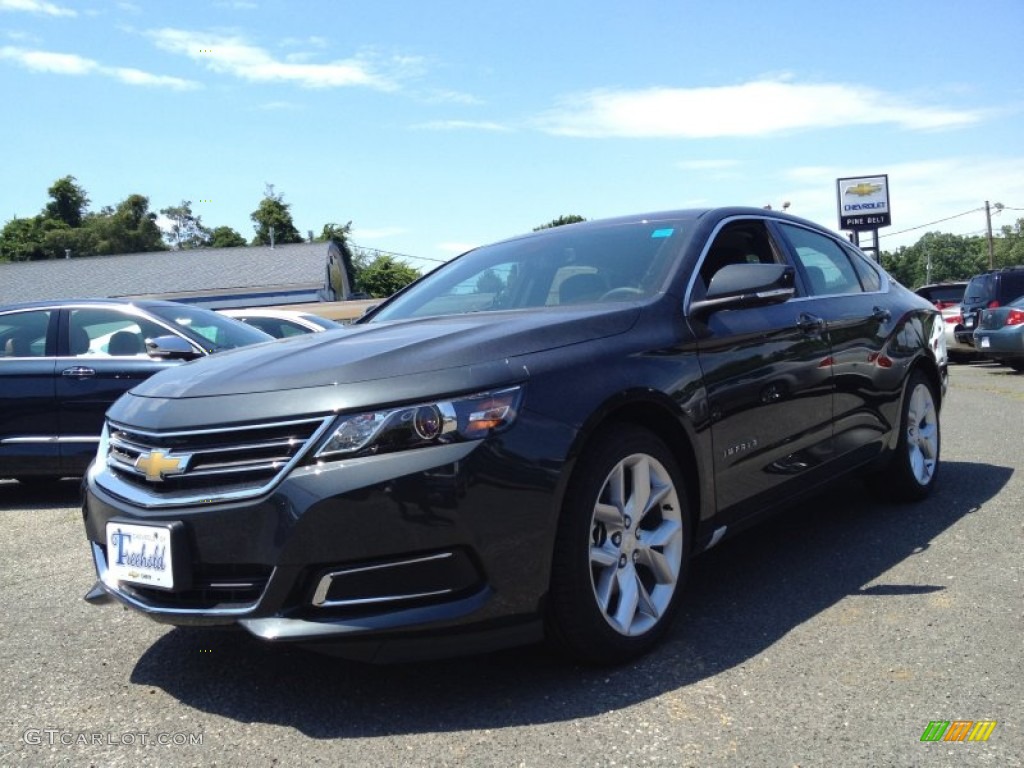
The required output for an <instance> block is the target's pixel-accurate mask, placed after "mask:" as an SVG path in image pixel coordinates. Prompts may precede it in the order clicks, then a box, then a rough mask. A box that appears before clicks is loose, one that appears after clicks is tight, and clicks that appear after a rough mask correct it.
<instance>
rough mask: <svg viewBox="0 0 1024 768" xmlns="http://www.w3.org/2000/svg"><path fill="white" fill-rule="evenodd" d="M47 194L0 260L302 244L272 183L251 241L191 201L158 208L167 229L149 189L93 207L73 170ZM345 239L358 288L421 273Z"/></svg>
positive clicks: (10, 225) (389, 289)
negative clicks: (210, 219)
mask: <svg viewBox="0 0 1024 768" xmlns="http://www.w3.org/2000/svg"><path fill="white" fill-rule="evenodd" d="M47 194H48V195H49V198H50V199H49V202H47V203H46V205H45V206H43V209H42V210H41V211H40V212H39V213H38V214H36V215H35V216H27V217H17V216H16V217H14V218H12V219H11V220H10V221H8V222H7V223H6V224H5V225H4V227H3V229H2V230H0V262H14V261H41V260H47V259H63V258H65V257H68V256H70V257H72V258H82V257H89V256H107V255H114V254H121V253H145V252H148V251H167V250H191V249H194V248H235V247H239V246H244V245H271V244H277V245H284V244H287V243H302V242H305V238H303V237H302V235H301V234H299V231H298V229H297V228H296V227H295V223H294V221H293V220H292V214H291V206H290V204H288V203H286V202H285V201H284V195H283V194H281V193H277V192H275V191H274V185H272V184H268V185H267V187H266V189H265V191H264V194H263V198H262V199H261V200H260V202H259V205H258V206H257V208H256V210H255V211H253V212H252V213H251V214H250V218H251V219H252V222H253V230H254V234H253V237H252V239H251V240H248V241H247V240H246V239H245V237H243V236H242V234H241V233H239V232H237V231H236V230H234V229H232V228H231V227H228V226H216V227H207V226H206V225H205V224H204V223H203V220H202V217H201V216H198V215H196V213H195V212H194V211H193V210H192V201H191V200H182V201H181V203H180V204H179V205H172V206H168V207H167V208H162V209H161V210H160V213H161V214H163V215H164V216H165V217H166V218H167V219H168V221H169V222H170V224H169V227H168V228H167V230H166V231H164V230H162V229H161V228H160V226H159V225H158V224H157V214H156V213H155V212H154V211H151V210H150V208H149V198H148V197H146V196H145V195H139V194H131V195H129V196H128V197H126V198H125V199H124V200H122V201H121V202H120V203H118V204H117V205H107V206H104V207H103V208H101V209H100V210H99V211H90V210H89V204H90V202H91V201H90V199H89V196H88V193H87V192H86V191H85V189H84V188H83V187H82V186H81V185H80V184H79V183H78V181H77V179H76V178H75V177H74V176H64V177H62V178H60V179H57V180H56V181H55V182H54V183H53V184H52V185H51V186H50V188H49V189H48V190H47ZM351 230H352V222H351V221H350V222H348V223H346V224H337V223H334V222H328V223H327V224H325V225H324V226H323V228H322V229H321V231H320V234H319V236H318V237H314V240H315V241H318V242H327V241H329V240H335V241H340V242H342V243H346V244H348V242H347V238H348V235H349V233H350V232H351ZM348 245H349V248H350V250H351V252H352V254H353V259H352V264H353V268H354V272H355V275H354V276H353V277H354V285H353V290H355V291H359V292H362V293H366V294H368V295H370V296H372V297H374V298H383V297H386V296H390V295H391V294H392V293H394V292H395V291H397V290H399V289H401V288H404V287H405V286H406V285H408V284H409V283H411V282H412V281H413V280H416V279H417V278H418V277H419V276H420V273H419V271H418V270H417V269H415V268H414V267H412V266H410V265H409V264H407V263H406V262H405V261H403V260H402V259H400V258H398V257H397V256H395V255H394V254H389V253H381V252H379V251H367V250H364V249H361V248H358V247H353V246H351V244H348Z"/></svg>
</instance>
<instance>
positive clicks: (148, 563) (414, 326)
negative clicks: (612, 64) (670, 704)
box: [84, 208, 945, 662]
mask: <svg viewBox="0 0 1024 768" xmlns="http://www.w3.org/2000/svg"><path fill="white" fill-rule="evenodd" d="M944 360H945V355H944V348H943V329H942V320H941V318H940V316H939V313H938V312H937V311H936V310H935V308H934V307H933V306H932V305H931V304H929V303H928V302H927V301H925V300H924V299H922V298H920V297H918V296H915V295H914V294H913V293H911V292H910V291H909V290H907V289H905V288H903V287H901V286H899V285H897V284H896V283H895V282H893V281H891V280H890V279H889V278H888V276H887V275H886V274H885V273H884V272H883V271H881V270H880V269H879V268H878V267H877V266H876V265H875V264H874V263H872V262H871V261H870V260H869V259H867V258H865V257H864V256H863V254H862V253H860V252H859V251H857V250H856V249H855V248H853V247H852V246H851V245H850V244H849V243H848V242H846V240H845V239H843V238H842V237H840V236H837V235H835V234H833V233H832V232H830V231H828V230H826V229H824V228H821V227H818V226H816V225H814V224H812V223H810V222H807V221H803V220H801V219H798V218H795V217H792V216H788V215H786V214H782V213H776V212H773V211H765V210H761V209H748V208H725V209H715V210H701V211H682V212H674V213H656V214H648V215H642V216H632V217H626V218H619V219H613V220H608V221H594V222H587V223H582V224H575V225H570V226H563V227H557V228H553V229H546V230H542V231H540V232H537V233H533V234H529V235H526V236H523V237H519V238H515V239H512V240H507V241H505V242H501V243H498V244H496V245H492V246H488V247H483V248H479V249H476V250H474V251H471V252H469V253H467V254H464V255H463V256H461V257H459V258H458V259H455V260H453V261H451V262H449V263H448V264H446V265H444V266H442V267H440V268H439V269H437V270H436V271H434V272H432V273H431V274H429V275H428V276H426V277H424V278H422V279H421V280H419V281H418V282H416V283H414V284H413V285H412V286H410V287H408V288H406V289H405V290H403V291H401V292H399V293H398V294H396V295H395V296H393V297H392V298H391V299H389V300H387V301H386V302H385V303H383V304H382V305H381V306H380V307H378V308H377V309H376V310H374V311H372V312H371V313H370V314H369V315H368V316H367V317H365V318H363V319H361V320H360V321H358V322H357V323H356V324H355V325H353V326H350V327H349V328H348V329H344V330H340V331H335V332H332V333H329V334H309V335H306V336H302V337H296V338H294V339H287V340H283V341H279V342H277V343H276V344H272V345H264V346H261V347H255V348H251V349H248V350H238V351H235V352H229V353H226V354H223V355H217V356H214V357H211V358H209V359H207V360H202V361H200V362H198V363H196V364H193V365H190V366H189V367H188V369H187V370H186V369H185V368H181V369H178V370H174V371H166V372H163V373H161V374H159V375H158V376H155V377H153V378H152V379H150V380H149V381H147V382H145V383H144V384H142V385H141V386H139V387H137V388H136V389H135V390H133V391H132V392H130V393H129V394H127V395H125V396H124V397H123V398H121V399H120V400H119V401H118V402H117V403H116V404H115V405H114V407H113V408H112V409H111V410H110V413H109V421H108V423H107V427H106V429H105V431H104V436H103V440H102V443H101V445H100V449H99V453H98V455H97V459H96V463H95V464H94V466H93V467H92V469H91V470H90V473H89V475H88V478H87V481H88V484H87V492H86V499H85V507H84V518H85V527H86V533H87V536H88V539H89V541H90V542H91V545H92V553H93V557H94V561H95V566H96V570H97V573H98V575H99V581H98V582H97V584H96V586H95V587H94V588H93V590H92V591H91V592H90V594H89V595H88V596H87V599H90V600H92V601H96V602H108V601H109V600H110V598H116V600H117V601H119V602H121V603H123V604H125V605H128V606H130V607H132V608H135V609H137V610H139V611H141V612H143V613H145V614H147V615H149V616H151V617H152V618H154V619H157V620H159V621H163V622H168V623H172V624H228V623H238V624H240V625H241V626H242V627H244V628H245V629H247V630H248V631H249V632H251V633H252V634H254V635H256V636H258V637H261V638H264V639H267V640H273V641H297V642H303V643H310V644H320V643H328V644H330V645H331V646H332V650H333V651H334V652H341V653H343V654H347V655H350V656H353V657H360V658H364V659H372V660H376V661H383V660H390V659H396V658H403V657H409V656H412V655H421V654H431V655H443V654H453V653H462V652H464V651H467V650H481V649H487V648H496V647H499V646H503V645H509V644H515V643H523V642H530V641H534V640H537V639H539V638H541V637H542V636H545V635H546V636H547V637H549V638H551V639H553V640H554V641H556V642H557V643H559V644H560V645H561V646H562V647H564V648H566V649H568V651H570V652H571V653H572V654H573V655H575V656H576V657H578V658H580V659H584V660H587V661H591V662H617V661H621V660H623V659H627V658H630V657H632V656H635V655H636V654H639V653H642V652H644V651H646V650H647V649H649V648H650V647H651V646H652V645H653V644H654V643H655V642H656V641H657V640H658V639H659V638H660V637H661V636H663V635H664V633H665V632H666V631H667V629H668V626H669V623H670V621H671V619H672V616H673V614H674V613H675V611H676V609H677V607H678V605H679V599H680V592H681V590H682V586H683V582H684V579H685V576H686V571H687V566H688V564H689V562H690V559H691V556H693V555H694V554H696V553H698V552H701V551H702V550H706V549H707V548H709V547H711V546H712V545H714V544H715V543H716V542H718V541H719V540H720V539H721V538H722V537H723V536H724V535H725V534H726V533H731V532H733V531H735V530H738V529H740V528H742V527H743V526H745V525H747V524H749V523H751V522H752V521H754V520H755V519H757V518H758V517H760V516H761V515H762V514H764V513H767V512H769V511H770V510H773V509H775V508H777V507H779V506H780V505H783V504H786V503H789V502H791V501H792V500H793V499H795V498H797V497H798V496H801V495H802V494H805V493H809V492H813V491H815V490H816V489H819V488H820V487H822V486H823V485H824V484H825V483H826V482H828V481H831V480H833V479H835V478H837V477H839V476H842V475H845V474H848V473H850V472H854V471H865V472H871V473H874V474H873V477H874V478H875V479H876V480H877V481H878V482H877V484H878V485H879V487H880V488H882V489H884V490H885V491H886V492H887V493H889V494H890V495H892V496H895V497H897V498H901V499H920V498H922V497H923V496H925V495H926V494H927V493H928V492H929V491H930V490H931V488H932V487H933V484H934V483H935V478H936V474H937V471H938V459H939V415H938V414H939V406H940V402H941V399H942V396H943V392H944V389H945V364H944Z"/></svg>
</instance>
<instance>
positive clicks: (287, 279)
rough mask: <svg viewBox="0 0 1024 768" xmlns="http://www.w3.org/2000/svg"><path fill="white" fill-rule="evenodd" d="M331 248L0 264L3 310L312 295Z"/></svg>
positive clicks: (213, 251)
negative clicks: (82, 301)
mask: <svg viewBox="0 0 1024 768" xmlns="http://www.w3.org/2000/svg"><path fill="white" fill-rule="evenodd" d="M327 249H328V244H327V243H293V244H289V245H278V246H275V247H274V248H271V247H270V246H251V247H239V248H196V249H190V250H185V251H153V252H149V253H126V254H121V255H117V256H91V257H88V258H77V259H76V258H71V259H56V260H52V261H27V262H12V263H0V304H13V303H15V302H21V301H44V300H49V299H71V298H114V297H140V296H182V297H185V296H189V295H199V294H208V295H213V294H217V295H229V294H233V293H239V294H255V293H259V292H260V291H261V290H262V291H266V292H268V293H270V292H272V293H275V294H280V293H281V292H292V293H296V294H298V293H300V292H309V293H311V295H312V296H313V298H310V299H305V300H309V301H315V300H316V298H315V294H316V291H317V290H318V289H319V288H320V287H321V286H323V285H324V280H325V271H326V264H327Z"/></svg>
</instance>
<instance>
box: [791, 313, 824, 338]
mask: <svg viewBox="0 0 1024 768" xmlns="http://www.w3.org/2000/svg"><path fill="white" fill-rule="evenodd" d="M796 327H797V328H799V329H800V330H801V331H803V332H804V333H821V332H822V331H823V330H824V329H825V321H824V319H822V318H820V317H818V316H817V315H811V314H808V313H807V312H801V313H800V315H799V316H798V317H797V319H796Z"/></svg>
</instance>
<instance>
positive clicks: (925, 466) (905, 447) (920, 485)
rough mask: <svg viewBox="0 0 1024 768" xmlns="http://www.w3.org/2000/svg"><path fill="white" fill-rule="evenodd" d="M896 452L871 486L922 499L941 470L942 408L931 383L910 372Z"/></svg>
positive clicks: (899, 498)
mask: <svg viewBox="0 0 1024 768" xmlns="http://www.w3.org/2000/svg"><path fill="white" fill-rule="evenodd" d="M899 430H900V435H899V441H898V442H897V444H896V452H895V454H894V455H893V457H892V459H891V461H890V463H889V465H888V466H887V467H886V468H885V469H884V470H882V472H880V473H879V474H878V475H876V476H875V477H873V478H872V485H873V486H874V487H875V488H876V489H877V490H879V491H881V492H883V493H885V494H886V495H888V496H890V497H891V498H893V499H895V500H896V501H919V500H921V499H923V498H925V497H926V496H927V495H928V494H929V493H931V490H932V488H933V487H934V486H935V480H936V477H937V476H938V472H939V447H940V443H941V440H940V436H941V433H940V430H939V408H938V398H937V397H936V395H935V389H934V387H933V386H932V384H931V382H929V380H928V379H927V378H926V377H925V375H924V374H923V373H921V371H914V372H913V373H911V374H910V379H909V380H908V382H907V390H906V393H905V394H904V397H903V409H902V412H901V417H900V425H899Z"/></svg>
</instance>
